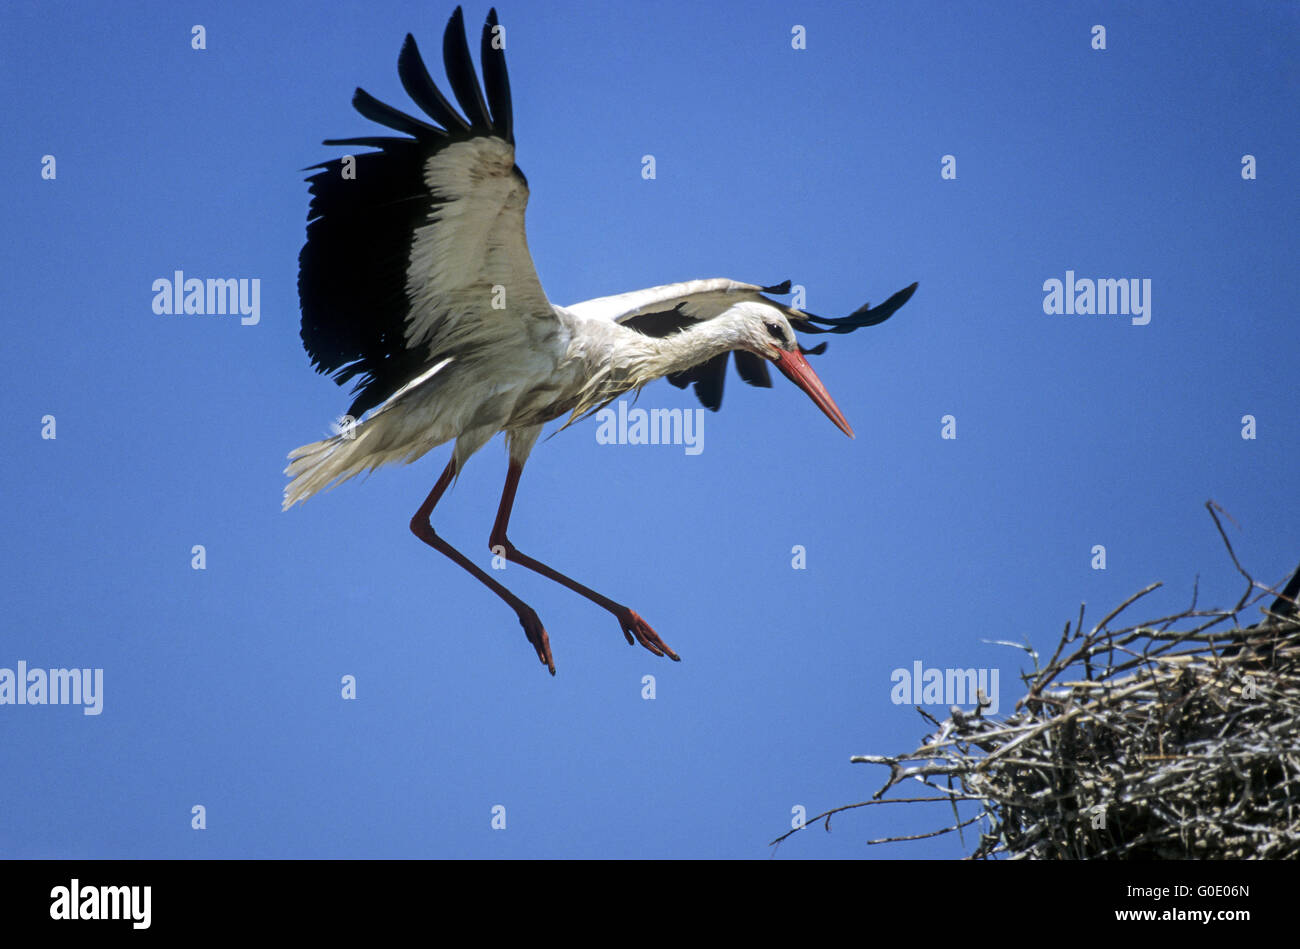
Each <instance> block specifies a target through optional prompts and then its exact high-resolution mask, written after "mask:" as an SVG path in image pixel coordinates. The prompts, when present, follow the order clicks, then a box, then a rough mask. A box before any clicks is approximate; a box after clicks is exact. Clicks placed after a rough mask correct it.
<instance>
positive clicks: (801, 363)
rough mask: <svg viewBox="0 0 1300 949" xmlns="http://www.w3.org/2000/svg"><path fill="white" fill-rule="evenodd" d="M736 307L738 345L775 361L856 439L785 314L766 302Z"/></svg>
mask: <svg viewBox="0 0 1300 949" xmlns="http://www.w3.org/2000/svg"><path fill="white" fill-rule="evenodd" d="M734 310H735V311H736V312H735V314H734V317H733V319H734V322H733V324H732V329H733V331H734V332H735V334H736V337H737V341H738V343H739V345H738V346H737V347H736V348H737V349H745V350H748V351H749V352H751V353H753V354H754V355H756V356H761V357H763V358H764V359H767V360H770V361H771V362H773V363H775V364H776V368H777V369H779V370H781V373H782V374H783V375H784V376H785V377H786V378H787V379H789V380H790V381H791V382H793V383H794V384H795V385H797V386H798V387H799V388H800V389H803V391H804V392H806V393H807V394H808V397H809V398H810V399H812V400H813V402H815V403H816V404H817V407H818V408H819V409H821V410H822V411H823V412H825V413H826V417H827V418H829V419H830V420H831V421H832V422H834V423H835V425H836V427H837V428H839V430H840V431H842V432H843V433H844V434H845V435H847V436H849V438H852V437H853V428H852V427H851V426H850V425H849V423H848V420H847V419H846V418H845V417H844V413H843V412H841V411H840V409H839V406H837V405H836V404H835V400H834V399H832V398H831V394H830V393H829V392H827V391H826V386H824V385H822V381H821V379H819V378H817V373H815V372H813V368H812V366H810V365H808V360H807V359H805V358H804V355H803V351H802V350H801V349H800V347H799V341H798V340H797V339H796V338H795V335H794V327H792V326H791V325H790V321H789V320H788V319H787V318H786V316H785V314H784V313H783V312H782V311H781V310H780V309H779V308H778V307H777V306H775V305H769V304H766V303H746V304H740V305H738V306H736V307H734Z"/></svg>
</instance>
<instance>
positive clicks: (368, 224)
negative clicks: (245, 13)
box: [298, 10, 523, 418]
mask: <svg viewBox="0 0 1300 949" xmlns="http://www.w3.org/2000/svg"><path fill="white" fill-rule="evenodd" d="M489 22H495V18H494V17H493V18H490V20H489ZM456 34H459V36H460V42H459V44H456V43H455V42H454V41H453V42H451V43H448V42H447V37H451V38H452V39H453V40H454V38H455V35H456ZM447 46H450V47H452V53H453V55H452V57H451V58H449V60H448V63H447V71H448V76H449V78H450V80H451V85H452V90H453V92H455V93H456V94H457V98H458V99H459V100H460V101H461V104H462V106H465V107H466V109H467V111H469V112H470V119H471V120H472V121H470V122H467V121H466V120H465V119H464V118H462V117H461V116H460V115H459V114H458V113H457V112H456V110H455V108H453V107H452V105H451V104H450V103H449V102H448V101H447V99H446V98H445V97H444V96H443V95H442V93H441V92H440V91H439V90H438V87H437V85H436V84H435V83H434V81H433V79H432V78H431V77H430V76H429V72H428V70H427V69H426V68H425V65H424V61H423V59H422V58H421V56H420V51H419V48H418V47H417V46H416V45H415V41H414V39H413V38H411V37H410V36H408V37H407V40H406V43H405V44H404V45H403V47H402V52H401V54H400V55H399V56H398V65H397V69H398V75H399V77H400V78H401V80H402V85H403V87H404V88H405V89H406V91H407V92H408V93H409V94H410V96H411V99H412V100H413V101H414V102H415V104H416V105H417V106H419V107H420V108H421V109H422V110H423V111H424V112H425V113H427V114H428V116H429V118H431V119H433V120H434V121H435V122H437V123H438V124H439V125H441V126H443V128H439V127H437V126H435V125H430V124H429V123H428V122H425V121H423V120H421V119H418V118H416V117H414V116H411V115H407V114H406V113H405V112H402V111H400V110H399V109H395V108H393V107H392V106H390V105H387V104H386V103H383V102H380V101H379V100H378V99H376V98H374V97H373V96H371V95H369V94H368V93H366V92H364V91H362V90H360V89H358V90H357V92H356V95H355V96H353V100H352V104H353V106H355V108H356V110H357V111H358V112H360V113H361V114H362V115H364V116H365V117H366V118H368V119H370V120H371V121H374V122H377V123H379V124H380V125H383V126H386V127H388V128H390V129H393V130H395V131H398V132H402V133H405V134H406V135H409V136H411V137H410V138H401V137H396V136H381V135H361V136H357V137H354V138H343V139H327V140H326V142H325V144H327V145H342V146H365V147H370V148H377V149H380V151H374V152H365V153H363V154H360V155H356V156H353V158H352V161H354V162H355V167H354V169H353V170H354V172H355V173H354V174H352V175H350V176H349V177H347V178H344V177H343V167H344V166H343V160H342V159H340V158H335V159H331V160H329V161H326V162H322V163H320V164H319V165H314V166H312V167H311V168H310V169H308V170H309V171H314V172H316V173H315V174H313V175H311V176H310V177H309V178H308V179H307V183H308V190H309V192H310V194H311V204H310V206H309V209H308V212H307V242H306V243H305V244H304V245H303V248H302V251H301V253H300V254H299V255H298V299H299V302H300V304H301V306H302V342H303V348H305V349H306V350H307V354H308V355H309V356H310V357H311V361H312V365H313V366H314V367H315V369H316V371H317V372H321V373H330V374H332V375H333V377H334V381H335V382H337V383H338V384H339V385H343V384H344V383H346V382H348V381H349V380H353V379H355V380H356V384H355V386H354V387H353V390H352V392H353V395H354V396H355V398H354V400H353V402H352V405H351V406H350V407H349V409H348V414H350V415H352V416H353V417H354V418H360V417H361V416H362V415H363V414H365V413H366V412H367V411H369V410H370V409H372V408H374V407H375V406H377V405H379V404H380V403H382V402H383V401H384V400H385V399H387V398H388V397H389V396H391V395H392V394H393V393H394V392H396V391H397V390H398V389H400V388H401V387H402V386H403V385H405V384H406V383H407V382H409V381H410V380H411V379H413V378H415V377H416V376H418V375H419V374H420V373H421V372H423V371H424V370H425V369H427V368H428V365H427V356H428V353H427V351H426V350H425V349H424V348H423V347H419V348H416V349H408V348H407V346H406V343H405V336H406V317H407V313H408V311H409V309H410V301H409V300H408V298H407V296H406V273H407V267H408V263H409V261H408V257H409V254H410V248H411V240H412V235H413V233H414V231H415V229H416V228H417V227H420V226H423V225H426V224H428V222H429V218H430V214H431V212H433V211H434V210H435V209H436V208H437V206H438V199H437V198H436V196H434V195H431V194H430V193H429V191H428V188H427V187H426V186H425V184H424V175H423V169H424V164H425V162H426V161H427V160H428V159H429V157H430V156H431V155H434V154H436V153H437V152H438V151H440V150H441V149H443V148H446V147H447V146H448V145H450V144H452V143H454V142H462V141H466V140H469V139H472V138H475V137H477V136H482V135H495V136H499V137H502V138H506V139H507V140H508V141H511V142H512V143H513V135H512V134H511V135H509V136H507V134H506V129H504V128H503V127H501V126H499V125H496V124H494V123H492V122H491V121H489V120H488V118H487V115H486V111H485V109H484V108H483V107H482V106H481V102H482V94H481V92H479V88H478V80H477V78H475V76H474V70H473V64H472V63H471V62H470V59H469V48H468V46H467V44H466V42H465V30H464V23H463V19H462V18H461V13H460V11H459V10H457V11H456V13H455V15H454V16H453V17H452V20H451V22H450V23H449V24H448V28H447V34H446V36H444V47H447ZM488 61H489V62H493V63H494V65H492V66H491V67H488V68H490V69H492V70H494V71H495V73H496V78H489V80H488V81H489V88H490V89H491V90H492V96H493V108H494V109H496V111H497V114H498V116H499V117H501V118H503V119H506V120H510V115H511V112H510V86H509V83H508V81H507V80H506V79H505V63H504V57H503V56H502V54H501V51H500V50H496V51H494V54H493V56H492V57H491V58H490V59H489V60H488ZM470 92H472V93H473V94H474V95H473V96H468V95H467V94H468V93H470ZM466 98H469V105H468V106H466V104H465V103H466ZM476 99H477V101H478V102H479V103H480V108H479V109H478V110H477V112H476V111H475V109H474V104H475V100H476ZM515 170H516V172H518V173H519V174H520V176H521V177H522V174H523V173H522V172H519V171H518V168H516V169H515Z"/></svg>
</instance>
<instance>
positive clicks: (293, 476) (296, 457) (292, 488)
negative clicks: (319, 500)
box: [283, 428, 384, 511]
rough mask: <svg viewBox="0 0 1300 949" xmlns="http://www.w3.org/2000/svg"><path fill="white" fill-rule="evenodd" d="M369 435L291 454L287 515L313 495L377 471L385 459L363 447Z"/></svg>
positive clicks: (350, 435) (359, 432)
mask: <svg viewBox="0 0 1300 949" xmlns="http://www.w3.org/2000/svg"><path fill="white" fill-rule="evenodd" d="M367 434H368V433H367V432H366V431H365V429H364V428H361V429H354V430H353V431H352V432H345V433H343V434H341V435H335V436H333V437H332V438H326V439H324V440H323V441H319V442H312V443H311V444H310V445H303V446H301V447H300V448H295V449H294V450H293V451H291V452H289V467H287V468H285V469H284V473H285V474H287V475H288V476H289V479H290V480H289V483H288V485H286V486H285V489H284V505H283V509H284V510H286V511H287V510H289V508H291V507H293V506H294V505H295V504H298V503H300V502H302V501H306V500H307V499H308V498H309V497H311V496H312V495H313V494H318V493H320V492H321V491H326V490H329V489H330V488H333V487H335V486H336V485H339V484H342V483H343V482H344V481H347V480H348V479H349V478H353V477H355V476H356V475H359V474H361V473H362V472H363V471H367V470H370V469H373V468H375V467H377V466H378V465H379V464H380V463H381V461H382V460H384V459H382V458H376V457H375V456H374V455H372V454H369V453H368V452H367V451H365V450H363V449H362V447H361V444H362V442H364V441H366V435H367Z"/></svg>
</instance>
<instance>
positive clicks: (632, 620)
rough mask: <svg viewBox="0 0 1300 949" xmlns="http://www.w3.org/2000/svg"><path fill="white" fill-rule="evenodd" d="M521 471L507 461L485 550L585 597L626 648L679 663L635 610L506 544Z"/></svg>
mask: <svg viewBox="0 0 1300 949" xmlns="http://www.w3.org/2000/svg"><path fill="white" fill-rule="evenodd" d="M523 471H524V466H523V465H522V464H520V463H519V462H517V461H515V460H514V459H511V461H510V469H509V471H508V472H507V473H506V486H505V488H504V489H503V490H502V491H501V506H500V507H499V508H497V519H496V523H494V524H493V525H492V536H491V537H490V538H489V539H488V546H489V547H491V548H492V551H493V552H494V553H495V552H496V551H497V549H498V548H501V549H502V550H503V551H504V552H505V556H506V559H507V560H509V561H510V562H511V563H517V564H519V565H520V566H522V567H527V568H528V569H529V570H533V571H536V572H537V573H540V574H541V575H542V576H544V577H549V578H550V579H552V580H554V581H555V582H556V583H562V584H564V585H565V586H566V587H568V588H569V589H570V590H572V591H573V592H574V593H577V594H579V595H580V596H585V597H586V598H587V599H589V600H591V602H593V603H595V604H596V605H597V606H599V607H600V608H601V609H604V610H608V611H609V612H610V613H613V614H614V617H615V618H616V619H617V620H618V624H619V626H621V627H622V628H623V635H624V637H626V639H627V641H628V645H631V644H632V643H634V642H639V643H640V644H641V645H642V646H644V647H645V648H646V649H649V650H650V651H651V652H652V653H654V654H655V655H656V656H667V657H668V658H669V659H672V660H673V661H674V662H681V657H679V656H678V655H677V653H675V652H673V651H672V650H671V649H669V648H668V646H667V644H666V643H664V641H663V640H662V639H660V638H659V634H658V633H656V632H655V631H654V629H653V628H652V627H651V626H650V624H649V623H647V622H646V621H645V620H643V619H642V618H641V617H640V616H638V615H637V613H636V611H635V610H630V609H628V608H627V607H626V606H623V605H622V604H621V603H615V602H614V601H613V600H611V599H609V598H608V597H604V596H601V595H600V594H599V593H597V592H596V591H595V590H592V589H589V588H588V587H585V586H583V585H582V584H581V583H579V582H578V581H576V580H573V579H571V578H569V577H566V576H565V575H564V574H562V573H560V572H559V571H558V570H554V569H552V568H551V567H548V566H546V564H544V563H542V562H541V561H538V560H534V559H533V558H532V557H529V556H528V555H527V554H522V553H520V552H519V551H518V550H517V549H515V545H514V544H512V543H510V538H508V537H507V536H506V528H507V527H509V525H510V511H511V509H512V508H513V507H514V504H515V491H516V490H517V489H518V487H519V476H520V475H521V474H523Z"/></svg>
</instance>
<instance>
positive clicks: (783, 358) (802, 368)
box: [772, 349, 853, 438]
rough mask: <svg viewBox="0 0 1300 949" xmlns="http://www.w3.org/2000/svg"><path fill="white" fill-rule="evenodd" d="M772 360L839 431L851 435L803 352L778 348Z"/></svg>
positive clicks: (841, 415)
mask: <svg viewBox="0 0 1300 949" xmlns="http://www.w3.org/2000/svg"><path fill="white" fill-rule="evenodd" d="M772 361H773V362H775V363H776V368H778V369H780V370H781V372H783V373H784V374H785V377H786V378H787V379H789V380H790V381H791V382H793V383H794V384H795V385H797V386H798V387H799V388H800V389H803V391H804V392H807V393H808V397H809V398H810V399H812V400H813V401H814V402H816V403H817V407H818V408H819V409H821V410H822V411H823V412H825V413H826V417H827V418H828V419H830V420H831V421H832V422H834V423H835V425H836V427H837V428H838V429H839V430H840V431H841V432H843V433H844V434H845V435H847V436H849V438H852V437H853V429H852V428H850V427H849V422H848V419H846V418H845V417H844V413H843V412H841V411H840V409H839V406H837V405H836V404H835V400H834V399H832V398H831V394H830V393H829V392H827V391H826V387H825V386H824V385H822V381H821V380H820V379H818V378H817V373H815V372H813V369H812V366H810V365H808V360H806V359H804V358H803V353H801V352H799V350H797V349H796V350H793V351H792V352H786V351H785V350H784V349H780V350H777V354H776V358H774V359H773V360H772Z"/></svg>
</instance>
